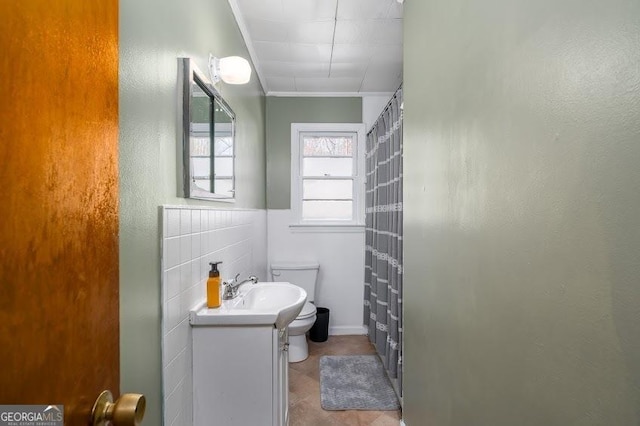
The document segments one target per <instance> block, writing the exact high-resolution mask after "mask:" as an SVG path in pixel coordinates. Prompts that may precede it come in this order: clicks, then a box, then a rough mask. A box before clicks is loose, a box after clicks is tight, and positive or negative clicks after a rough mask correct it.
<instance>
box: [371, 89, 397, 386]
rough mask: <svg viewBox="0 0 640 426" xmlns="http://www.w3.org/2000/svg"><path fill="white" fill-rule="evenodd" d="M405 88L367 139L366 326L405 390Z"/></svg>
mask: <svg viewBox="0 0 640 426" xmlns="http://www.w3.org/2000/svg"><path fill="white" fill-rule="evenodd" d="M401 105H402V88H400V89H398V91H397V92H396V93H395V95H394V96H393V98H392V99H391V101H390V102H389V105H387V107H386V108H385V110H384V111H383V113H382V115H381V116H380V117H379V118H378V120H377V121H376V123H375V125H374V126H373V128H372V129H371V131H370V132H369V133H368V134H367V154H366V165H367V167H366V173H367V184H366V231H365V235H366V251H365V287H364V324H365V325H368V326H369V339H370V340H371V342H372V343H373V344H374V345H375V347H376V349H377V351H378V354H379V355H380V357H381V358H382V361H383V363H384V366H385V368H386V369H387V372H388V373H389V376H390V377H391V378H397V379H398V388H399V389H402V109H401Z"/></svg>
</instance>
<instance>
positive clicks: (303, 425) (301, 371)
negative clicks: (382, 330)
mask: <svg viewBox="0 0 640 426" xmlns="http://www.w3.org/2000/svg"><path fill="white" fill-rule="evenodd" d="M370 354H375V348H374V347H373V345H371V343H370V342H369V338H368V337H367V336H329V339H328V340H327V341H326V342H322V343H315V342H311V341H309V358H307V359H306V360H304V361H302V362H296V363H291V364H289V426H324V425H345V426H391V425H393V426H397V425H399V424H400V411H359V410H349V411H325V410H323V409H322V407H321V406H320V357H321V356H322V355H370Z"/></svg>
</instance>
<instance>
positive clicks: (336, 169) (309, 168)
mask: <svg viewBox="0 0 640 426" xmlns="http://www.w3.org/2000/svg"><path fill="white" fill-rule="evenodd" d="M302 176H353V159H351V158H322V157H316V158H313V157H307V158H304V159H303V160H302Z"/></svg>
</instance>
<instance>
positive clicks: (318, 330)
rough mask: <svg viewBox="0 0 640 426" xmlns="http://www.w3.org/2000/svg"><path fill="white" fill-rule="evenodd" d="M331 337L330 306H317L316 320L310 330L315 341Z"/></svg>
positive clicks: (323, 340) (324, 340)
mask: <svg viewBox="0 0 640 426" xmlns="http://www.w3.org/2000/svg"><path fill="white" fill-rule="evenodd" d="M328 338H329V308H316V322H315V323H313V326H312V327H311V330H309V339H311V341H313V342H326V341H327V339H328Z"/></svg>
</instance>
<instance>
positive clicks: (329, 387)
mask: <svg viewBox="0 0 640 426" xmlns="http://www.w3.org/2000/svg"><path fill="white" fill-rule="evenodd" d="M320 403H321V405H322V408H324V409H325V410H373V411H384V410H398V409H399V408H400V404H399V403H398V398H397V397H396V393H395V391H394V390H393V387H391V383H390V382H389V378H388V377H387V375H386V373H385V372H384V367H383V366H382V362H380V359H379V358H378V356H377V355H344V356H323V357H321V358H320Z"/></svg>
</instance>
